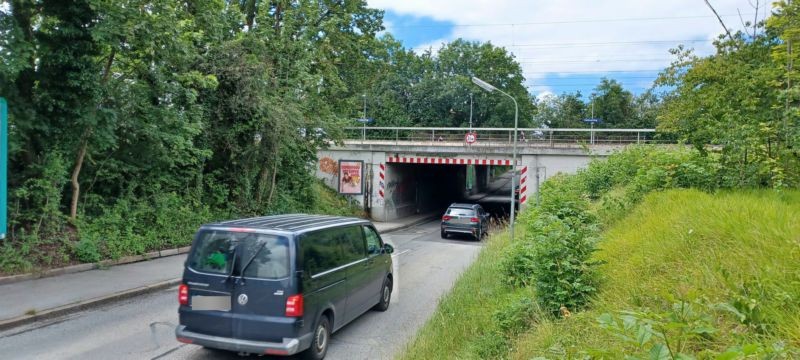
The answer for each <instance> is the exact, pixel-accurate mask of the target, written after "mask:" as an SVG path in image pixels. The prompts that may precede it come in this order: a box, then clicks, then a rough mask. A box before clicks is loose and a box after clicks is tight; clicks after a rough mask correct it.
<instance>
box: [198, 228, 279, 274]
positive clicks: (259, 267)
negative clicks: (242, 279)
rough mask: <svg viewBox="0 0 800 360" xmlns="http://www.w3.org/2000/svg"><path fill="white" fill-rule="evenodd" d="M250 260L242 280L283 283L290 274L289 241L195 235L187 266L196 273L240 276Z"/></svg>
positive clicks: (209, 232)
mask: <svg viewBox="0 0 800 360" xmlns="http://www.w3.org/2000/svg"><path fill="white" fill-rule="evenodd" d="M262 246H263V248H262ZM259 248H261V249H260V250H259ZM251 258H252V259H253V260H252V262H251V263H250V265H249V266H248V267H247V269H246V270H245V273H244V276H246V277H253V278H261V279H283V278H285V277H287V276H289V272H290V267H289V265H290V262H289V239H288V238H286V237H284V236H277V235H270V234H257V233H247V232H231V231H217V230H204V231H201V232H200V233H199V234H198V235H197V241H196V242H195V243H194V248H193V249H192V252H191V254H190V255H189V259H188V262H187V264H188V266H189V267H190V268H192V269H194V270H196V271H200V272H205V273H212V274H222V275H228V274H233V275H234V276H240V275H241V271H242V268H243V267H244V266H245V264H246V263H247V262H248V261H250V259H251ZM231 267H233V272H231Z"/></svg>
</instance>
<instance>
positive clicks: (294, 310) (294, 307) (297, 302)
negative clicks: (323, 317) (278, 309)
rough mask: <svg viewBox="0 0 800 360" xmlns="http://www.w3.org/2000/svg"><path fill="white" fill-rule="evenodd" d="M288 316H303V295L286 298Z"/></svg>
mask: <svg viewBox="0 0 800 360" xmlns="http://www.w3.org/2000/svg"><path fill="white" fill-rule="evenodd" d="M286 316H288V317H301V316H303V294H297V295H292V296H289V297H288V298H286Z"/></svg>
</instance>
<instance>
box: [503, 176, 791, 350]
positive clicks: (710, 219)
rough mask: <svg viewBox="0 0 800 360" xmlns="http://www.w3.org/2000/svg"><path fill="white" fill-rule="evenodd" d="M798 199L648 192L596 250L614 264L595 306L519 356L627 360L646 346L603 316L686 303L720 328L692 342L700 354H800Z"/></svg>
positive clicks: (544, 330)
mask: <svg viewBox="0 0 800 360" xmlns="http://www.w3.org/2000/svg"><path fill="white" fill-rule="evenodd" d="M798 197H800V192H797V191H786V192H782V193H780V192H775V191H739V192H722V193H718V194H716V195H709V194H706V193H702V192H699V191H696V190H670V191H665V192H656V193H653V194H650V195H648V196H647V197H646V198H645V201H644V202H643V203H642V204H640V205H639V206H637V207H636V208H635V209H634V210H633V212H632V213H631V214H630V215H629V216H627V217H625V218H624V219H622V220H620V221H619V222H617V223H616V224H615V225H614V226H613V227H611V228H610V229H608V230H607V231H606V232H605V233H604V236H603V239H604V240H603V241H602V242H601V243H600V250H599V251H598V252H597V253H596V257H597V259H598V260H602V261H604V262H605V264H604V265H602V266H601V268H600V270H601V274H602V275H603V282H602V285H601V287H600V288H601V291H600V293H599V294H598V296H597V298H596V299H595V301H594V302H593V305H592V309H591V310H589V311H586V312H583V313H579V314H576V315H575V316H572V317H570V318H568V319H562V320H550V321H545V322H542V323H540V324H539V325H538V326H536V327H534V328H532V329H531V331H530V332H529V333H528V334H526V335H525V336H523V337H522V338H521V340H520V341H519V343H518V344H517V345H518V346H517V347H516V350H515V351H514V353H513V357H514V358H517V359H529V358H531V357H533V356H535V355H545V356H550V357H559V358H560V357H573V356H580V355H581V354H586V353H587V352H589V351H590V350H592V349H595V350H602V352H604V353H606V354H612V355H611V356H610V357H612V358H613V357H617V356H619V357H622V355H623V354H628V353H633V352H635V351H636V349H635V348H634V347H632V346H631V345H630V344H629V343H628V342H625V341H623V340H621V339H620V338H619V337H617V336H613V335H612V334H610V333H608V332H607V331H605V330H603V329H602V328H601V327H600V326H598V324H597V318H598V317H599V316H600V315H601V314H603V313H619V312H620V311H624V310H634V311H642V310H644V311H652V312H658V311H667V310H669V308H670V306H671V304H673V303H675V302H676V301H687V302H694V303H698V304H701V306H707V307H706V308H705V311H707V312H708V314H709V315H710V316H711V322H712V324H713V326H714V327H716V329H717V331H716V332H715V333H714V334H713V335H711V336H710V337H708V338H706V339H703V340H702V341H695V342H694V343H692V344H691V346H692V348H690V349H689V351H691V352H694V353H703V351H704V350H711V351H713V352H722V351H724V350H725V349H727V348H730V347H731V346H736V345H741V344H748V343H754V342H757V343H761V344H765V345H766V346H772V345H773V344H776V343H778V344H780V343H781V342H783V343H785V344H787V345H790V346H794V347H800V266H798V265H799V264H800V201H798ZM716 305H726V306H725V308H730V309H738V312H739V313H738V314H734V313H733V312H731V311H721V310H719V309H721V308H722V307H720V306H716ZM713 309H717V310H713ZM709 353H710V352H709Z"/></svg>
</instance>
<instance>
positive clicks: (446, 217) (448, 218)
mask: <svg viewBox="0 0 800 360" xmlns="http://www.w3.org/2000/svg"><path fill="white" fill-rule="evenodd" d="M452 218H453V217H452V216H450V215H445V216H442V221H450V219H452Z"/></svg>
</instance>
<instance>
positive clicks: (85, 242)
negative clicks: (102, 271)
mask: <svg viewBox="0 0 800 360" xmlns="http://www.w3.org/2000/svg"><path fill="white" fill-rule="evenodd" d="M73 252H74V253H75V257H76V258H77V259H78V260H79V261H80V262H84V263H93V262H98V261H100V260H101V259H102V255H101V254H100V249H99V248H98V246H97V243H96V242H95V241H94V240H93V239H89V238H85V239H81V240H80V241H78V243H77V244H75V247H74V249H73Z"/></svg>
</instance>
